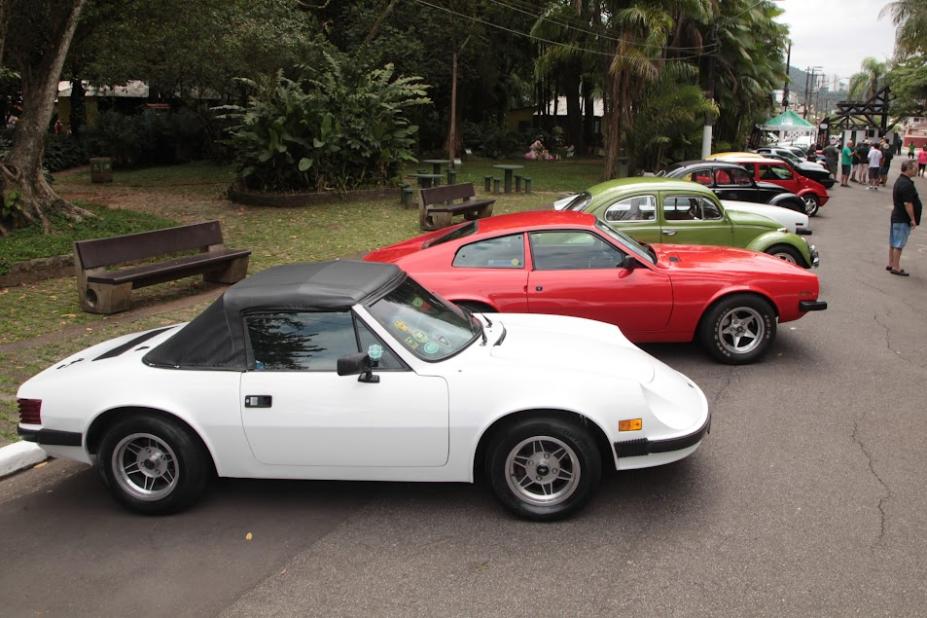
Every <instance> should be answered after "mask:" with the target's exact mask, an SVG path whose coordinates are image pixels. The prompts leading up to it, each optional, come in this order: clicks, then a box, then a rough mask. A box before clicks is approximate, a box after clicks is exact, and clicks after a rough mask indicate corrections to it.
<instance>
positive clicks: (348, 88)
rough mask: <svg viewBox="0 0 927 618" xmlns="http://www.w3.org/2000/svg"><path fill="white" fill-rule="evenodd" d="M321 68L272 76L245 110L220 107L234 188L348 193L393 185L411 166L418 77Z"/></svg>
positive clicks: (333, 62) (422, 89) (332, 64)
mask: <svg viewBox="0 0 927 618" xmlns="http://www.w3.org/2000/svg"><path fill="white" fill-rule="evenodd" d="M325 59H326V62H325V63H324V64H323V65H322V66H321V67H318V68H314V67H307V66H302V67H299V71H300V74H299V77H298V78H297V79H296V80H291V79H288V78H286V77H284V76H283V74H282V73H279V72H278V73H277V75H276V76H275V77H274V79H273V80H272V81H271V82H270V83H267V84H264V85H263V87H260V86H258V84H256V83H254V82H251V81H248V80H240V81H241V82H242V83H244V84H247V85H249V86H251V87H252V88H255V90H256V92H255V94H254V95H253V96H252V97H251V98H250V99H249V101H248V105H247V106H246V107H239V106H224V107H221V108H217V109H219V110H221V111H223V112H225V116H224V117H225V118H228V119H231V120H232V121H233V122H234V126H233V128H232V129H231V131H230V136H229V139H228V143H229V145H230V146H231V147H232V149H233V152H234V153H235V161H236V165H237V173H238V178H239V182H241V183H242V184H243V185H244V186H245V187H247V188H249V189H256V190H261V191H299V190H307V189H308V190H316V191H324V190H330V189H335V190H338V191H345V190H348V189H353V188H357V187H361V186H370V185H376V184H383V183H386V182H388V181H390V180H391V179H393V178H394V177H395V176H396V175H397V174H398V170H399V165H400V164H401V162H402V161H410V160H414V157H413V156H412V147H413V145H414V144H415V135H416V132H417V131H418V127H417V126H415V125H412V124H411V123H410V122H409V120H408V119H407V118H406V117H405V112H406V110H407V109H409V108H411V107H413V106H417V105H422V104H425V103H429V102H430V101H429V99H428V98H427V97H426V96H425V94H426V86H425V85H423V84H422V83H421V79H420V78H418V77H398V78H395V79H394V70H393V66H392V65H389V64H388V65H386V66H385V67H383V68H381V69H374V70H372V71H367V72H364V71H362V70H359V69H358V68H356V67H355V66H354V65H352V64H350V63H349V62H344V63H343V64H342V61H340V60H338V59H337V58H336V57H335V56H332V55H328V54H326V55H325Z"/></svg>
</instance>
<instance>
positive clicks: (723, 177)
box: [715, 168, 734, 185]
mask: <svg viewBox="0 0 927 618" xmlns="http://www.w3.org/2000/svg"><path fill="white" fill-rule="evenodd" d="M715 182H717V183H718V184H719V185H730V184H734V183H733V182H732V181H731V172H730V170H728V169H723V168H722V169H719V170H715Z"/></svg>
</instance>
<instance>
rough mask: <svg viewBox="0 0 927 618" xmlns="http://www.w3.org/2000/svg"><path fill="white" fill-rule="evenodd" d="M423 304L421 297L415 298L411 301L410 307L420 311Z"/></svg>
mask: <svg viewBox="0 0 927 618" xmlns="http://www.w3.org/2000/svg"><path fill="white" fill-rule="evenodd" d="M424 302H425V301H424V300H423V299H422V297H421V296H416V297H415V298H413V299H412V306H413V307H415V308H416V309H420V308H421V306H422V304H423V303H424Z"/></svg>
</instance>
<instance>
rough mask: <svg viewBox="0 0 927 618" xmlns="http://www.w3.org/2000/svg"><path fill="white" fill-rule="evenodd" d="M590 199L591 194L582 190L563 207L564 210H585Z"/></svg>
mask: <svg viewBox="0 0 927 618" xmlns="http://www.w3.org/2000/svg"><path fill="white" fill-rule="evenodd" d="M591 201H592V196H591V195H589V194H588V193H586V192H585V191H583V192H582V193H580V194H579V195H577V196H576V197H574V198H573V201H572V202H570V203H569V204H567V205H566V206H564V207H563V209H564V210H575V211H578V212H582V211H584V210H586V207H587V206H588V205H589V202H591Z"/></svg>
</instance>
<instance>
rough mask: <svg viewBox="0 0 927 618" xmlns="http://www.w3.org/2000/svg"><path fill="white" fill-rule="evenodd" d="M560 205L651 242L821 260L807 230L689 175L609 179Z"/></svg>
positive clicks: (808, 262) (803, 261)
mask: <svg viewBox="0 0 927 618" xmlns="http://www.w3.org/2000/svg"><path fill="white" fill-rule="evenodd" d="M554 207H555V208H557V209H558V210H578V211H584V212H589V213H592V214H594V215H596V217H598V218H599V219H601V220H603V221H606V222H608V223H609V224H610V225H612V226H614V227H616V228H618V229H620V230H621V231H623V232H626V233H628V234H630V235H631V236H632V237H634V238H635V239H637V240H639V241H643V242H646V243H672V244H677V245H725V246H728V247H742V248H744V249H752V250H754V251H761V252H763V253H769V254H770V255H774V256H776V257H778V258H781V259H783V260H786V261H788V262H792V263H793V264H798V265H799V266H804V267H805V268H811V267H812V266H817V265H818V262H819V261H820V258H819V257H818V252H817V250H816V249H815V248H814V245H809V244H808V242H806V241H805V239H804V238H802V237H801V236H798V235H797V234H793V233H791V232H789V231H787V230H786V229H785V228H784V227H782V226H781V225H780V224H779V223H777V222H776V221H773V220H772V219H769V218H767V217H764V216H762V215H757V214H752V213H746V212H740V211H735V210H725V208H724V207H723V206H722V205H721V202H720V201H718V198H717V197H716V196H715V194H714V193H713V192H712V191H711V190H710V189H707V188H706V187H703V186H702V185H700V184H698V183H695V182H689V181H686V180H668V179H666V178H621V179H618V180H609V181H607V182H603V183H601V184H597V185H595V186H594V187H591V188H589V189H587V190H586V191H584V192H582V193H580V194H578V195H575V196H572V197H570V198H567V199H565V200H561V201H559V202H557V203H555V205H554Z"/></svg>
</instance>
